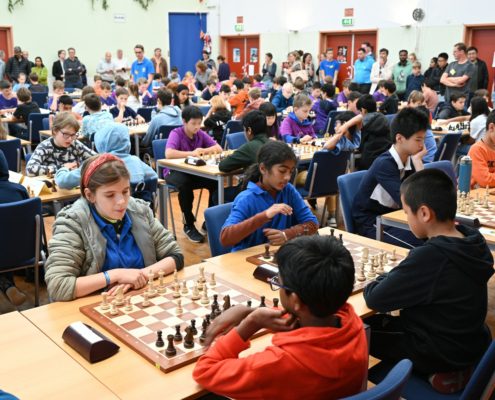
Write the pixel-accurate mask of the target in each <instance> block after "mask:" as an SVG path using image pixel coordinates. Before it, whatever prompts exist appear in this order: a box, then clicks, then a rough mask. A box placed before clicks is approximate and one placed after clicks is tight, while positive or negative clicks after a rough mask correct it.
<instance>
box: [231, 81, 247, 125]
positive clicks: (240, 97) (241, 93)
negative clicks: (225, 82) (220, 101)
mask: <svg viewBox="0 0 495 400" xmlns="http://www.w3.org/2000/svg"><path fill="white" fill-rule="evenodd" d="M234 86H235V88H236V89H237V93H236V94H235V95H233V96H232V97H231V98H230V99H229V104H230V106H231V107H232V113H233V115H234V117H235V118H237V117H240V116H241V114H242V111H243V110H244V107H246V104H247V102H248V100H249V98H248V91H247V89H246V88H245V85H244V82H243V81H241V80H240V79H236V80H235V81H234V85H233V87H234Z"/></svg>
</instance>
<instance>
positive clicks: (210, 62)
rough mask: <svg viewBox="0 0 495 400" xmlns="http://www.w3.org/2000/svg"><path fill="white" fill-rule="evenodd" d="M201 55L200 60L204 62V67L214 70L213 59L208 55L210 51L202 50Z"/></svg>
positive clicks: (215, 67)
mask: <svg viewBox="0 0 495 400" xmlns="http://www.w3.org/2000/svg"><path fill="white" fill-rule="evenodd" d="M201 55H202V57H203V59H202V60H201V61H203V62H204V63H205V64H206V67H207V68H208V69H211V70H212V71H216V69H217V65H216V64H215V61H214V60H213V59H212V58H211V57H210V53H209V52H208V51H206V50H203V52H202V53H201Z"/></svg>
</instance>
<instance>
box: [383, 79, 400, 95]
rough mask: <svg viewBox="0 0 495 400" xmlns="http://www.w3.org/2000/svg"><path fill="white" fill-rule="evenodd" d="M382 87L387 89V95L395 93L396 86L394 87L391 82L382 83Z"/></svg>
mask: <svg viewBox="0 0 495 400" xmlns="http://www.w3.org/2000/svg"><path fill="white" fill-rule="evenodd" d="M383 87H384V88H385V89H387V90H388V92H389V93H395V91H396V90H397V86H395V83H394V81H393V80H388V81H385V82H383Z"/></svg>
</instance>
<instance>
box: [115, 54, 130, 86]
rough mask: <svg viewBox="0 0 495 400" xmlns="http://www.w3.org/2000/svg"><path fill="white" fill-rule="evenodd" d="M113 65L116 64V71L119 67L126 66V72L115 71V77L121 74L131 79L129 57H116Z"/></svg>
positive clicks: (126, 78)
mask: <svg viewBox="0 0 495 400" xmlns="http://www.w3.org/2000/svg"><path fill="white" fill-rule="evenodd" d="M113 65H114V66H115V71H118V70H119V69H122V68H125V70H126V71H125V72H122V71H120V72H115V77H117V76H120V77H122V78H123V79H125V80H126V81H128V80H129V79H130V77H131V76H130V70H131V66H130V64H129V61H127V58H120V59H119V58H116V59H115V60H113Z"/></svg>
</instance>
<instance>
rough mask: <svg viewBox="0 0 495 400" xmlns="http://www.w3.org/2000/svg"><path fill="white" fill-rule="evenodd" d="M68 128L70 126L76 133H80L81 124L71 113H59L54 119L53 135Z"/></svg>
mask: <svg viewBox="0 0 495 400" xmlns="http://www.w3.org/2000/svg"><path fill="white" fill-rule="evenodd" d="M66 126H70V127H71V128H73V129H74V130H75V131H76V132H79V129H80V126H79V122H77V120H76V117H74V115H73V114H72V113H71V112H60V113H58V114H57V115H56V116H55V118H54V119H53V125H52V134H54V133H55V132H58V131H60V130H62V129H63V128H65V127H66Z"/></svg>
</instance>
